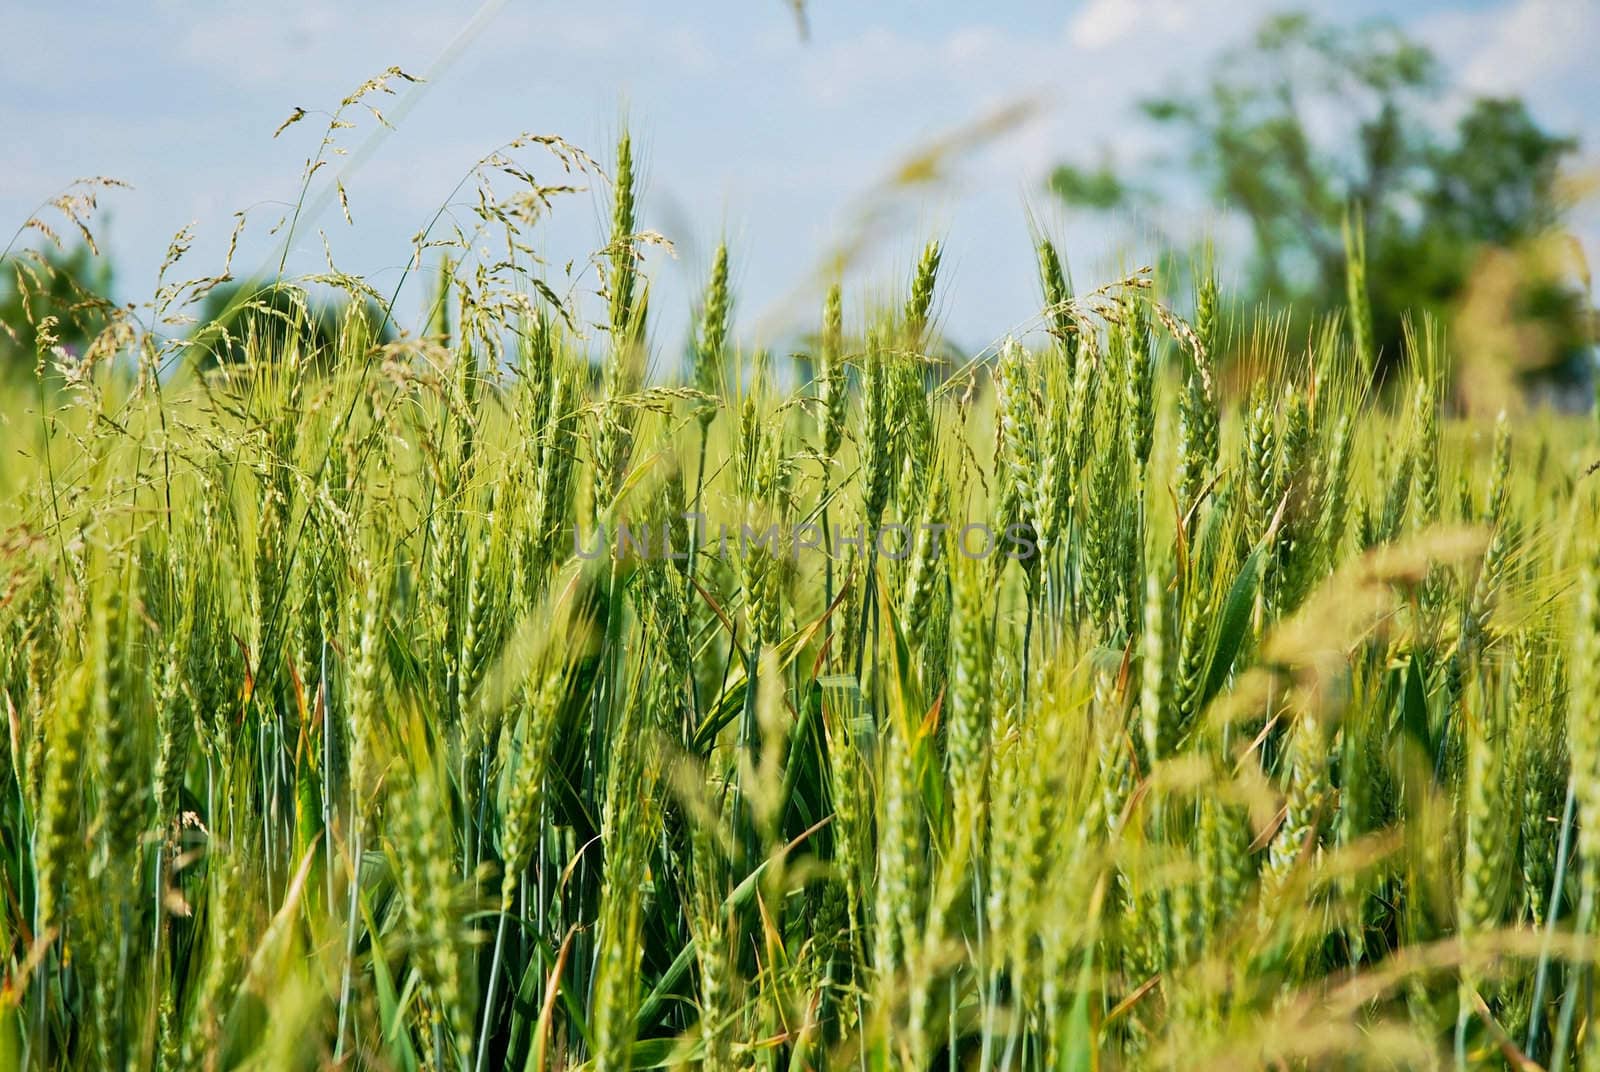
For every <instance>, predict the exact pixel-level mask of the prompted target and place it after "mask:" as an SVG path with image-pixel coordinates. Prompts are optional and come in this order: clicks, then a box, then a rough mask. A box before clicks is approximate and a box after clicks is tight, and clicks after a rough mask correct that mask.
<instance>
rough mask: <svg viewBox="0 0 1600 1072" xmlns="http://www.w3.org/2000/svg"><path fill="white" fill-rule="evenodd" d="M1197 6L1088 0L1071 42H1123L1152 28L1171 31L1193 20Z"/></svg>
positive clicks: (1095, 45)
mask: <svg viewBox="0 0 1600 1072" xmlns="http://www.w3.org/2000/svg"><path fill="white" fill-rule="evenodd" d="M1194 14H1195V9H1194V6H1193V5H1192V4H1188V3H1185V2H1184V0H1146V2H1142V3H1135V2H1134V0H1089V3H1087V4H1085V5H1084V6H1083V10H1082V11H1080V12H1078V15H1077V17H1076V18H1074V19H1073V20H1072V22H1071V25H1070V27H1069V29H1068V33H1069V36H1070V37H1071V40H1072V43H1073V44H1074V45H1076V46H1077V47H1079V48H1083V49H1090V50H1095V49H1102V48H1107V47H1110V46H1111V45H1117V44H1122V43H1123V42H1125V41H1127V40H1129V39H1130V38H1132V37H1134V36H1135V35H1144V34H1147V33H1149V32H1150V31H1151V30H1157V31H1161V32H1165V33H1170V32H1173V31H1176V30H1181V29H1184V28H1185V27H1187V26H1189V25H1190V24H1191V22H1193V17H1194Z"/></svg>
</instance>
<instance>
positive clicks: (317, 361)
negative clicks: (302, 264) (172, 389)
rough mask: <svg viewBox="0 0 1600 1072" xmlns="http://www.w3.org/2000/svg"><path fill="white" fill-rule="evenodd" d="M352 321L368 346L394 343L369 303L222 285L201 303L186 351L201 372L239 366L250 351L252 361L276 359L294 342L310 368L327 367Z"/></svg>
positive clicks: (273, 286)
mask: <svg viewBox="0 0 1600 1072" xmlns="http://www.w3.org/2000/svg"><path fill="white" fill-rule="evenodd" d="M352 317H357V318H359V320H360V321H363V322H364V326H365V330H366V338H367V339H368V340H369V341H370V342H374V343H386V342H390V341H392V340H393V338H394V327H393V324H392V322H391V321H390V320H389V319H388V318H387V317H385V316H384V315H383V312H382V311H381V310H380V309H379V308H378V307H377V305H376V303H374V302H371V301H370V300H369V301H365V302H362V303H361V304H360V305H359V306H357V305H355V303H354V302H353V301H352V300H351V299H348V298H347V299H343V300H337V301H332V300H330V301H318V300H315V299H314V298H312V297H311V296H309V295H307V294H306V292H305V290H304V289H302V288H300V287H297V286H293V285H288V284H279V283H271V282H240V283H225V284H223V285H221V286H219V287H216V288H214V289H213V290H212V291H211V292H210V293H209V294H207V295H206V299H205V301H204V302H203V303H202V304H201V307H200V313H199V316H198V320H199V326H198V327H197V328H196V329H195V331H194V333H193V335H192V336H191V342H190V344H189V350H190V354H191V357H192V359H193V360H194V362H195V364H196V367H198V368H200V369H202V370H204V369H208V368H215V367H217V366H219V365H230V364H238V363H241V362H243V361H244V360H246V358H247V356H252V354H251V353H250V352H249V351H250V348H251V347H252V346H255V347H258V349H257V350H255V351H253V355H254V356H257V357H258V358H259V357H266V358H269V359H275V358H277V357H279V356H281V355H282V354H283V353H284V352H285V351H286V350H287V349H288V347H289V344H290V343H291V342H295V343H297V344H298V345H299V347H300V349H301V352H302V353H303V354H304V355H305V356H306V357H307V358H308V359H310V361H311V362H312V363H313V364H314V365H316V366H319V367H324V368H326V367H329V366H331V364H332V362H333V360H334V359H335V357H336V356H338V346H339V338H340V331H341V327H342V326H343V325H345V324H346V323H347V322H349V321H351V318H352Z"/></svg>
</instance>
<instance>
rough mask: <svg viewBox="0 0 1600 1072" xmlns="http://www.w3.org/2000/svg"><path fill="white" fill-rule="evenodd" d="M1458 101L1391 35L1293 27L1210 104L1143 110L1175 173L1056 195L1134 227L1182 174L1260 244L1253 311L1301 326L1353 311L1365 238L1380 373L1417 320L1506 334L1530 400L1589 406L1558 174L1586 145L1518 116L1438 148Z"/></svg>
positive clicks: (1278, 30) (1581, 317) (1265, 34)
mask: <svg viewBox="0 0 1600 1072" xmlns="http://www.w3.org/2000/svg"><path fill="white" fill-rule="evenodd" d="M1448 90H1449V86H1448V84H1447V81H1446V79H1445V78H1444V76H1443V73H1442V71H1441V70H1440V66H1439V64H1438V62H1437V60H1436V59H1435V58H1434V56H1433V55H1432V54H1431V53H1430V52H1429V51H1428V50H1427V49H1426V48H1424V47H1423V46H1422V45H1420V44H1418V43H1416V42H1415V41H1412V40H1410V39H1409V38H1407V37H1406V36H1405V35H1404V34H1403V33H1401V32H1400V31H1398V30H1397V29H1395V28H1393V27H1391V26H1387V25H1381V24H1376V23H1372V24H1364V25H1355V26H1345V25H1331V24H1325V23H1321V22H1318V21H1316V20H1314V19H1312V18H1311V17H1310V16H1308V15H1304V14H1288V15H1278V16H1274V17H1271V18H1269V19H1267V20H1266V21H1265V22H1264V23H1263V24H1262V25H1261V26H1260V28H1259V29H1258V30H1257V31H1256V33H1255V35H1254V37H1253V38H1252V39H1250V40H1249V41H1247V42H1245V43H1244V44H1242V45H1239V46H1236V47H1234V48H1232V49H1230V50H1227V51H1226V52H1225V53H1223V54H1222V55H1221V56H1219V57H1218V59H1217V60H1216V61H1215V63H1214V65H1213V66H1212V68H1211V69H1210V71H1209V73H1208V74H1207V76H1206V77H1205V78H1204V79H1203V81H1202V82H1201V83H1200V84H1197V85H1189V86H1183V87H1180V88H1179V89H1178V90H1177V91H1175V92H1171V93H1167V94H1164V95H1160V96H1153V97H1149V98H1147V99H1145V100H1144V101H1142V103H1141V111H1142V114H1143V117H1144V119H1145V120H1146V121H1147V122H1149V123H1150V124H1153V125H1154V126H1155V127H1157V128H1159V129H1161V130H1164V131H1165V132H1167V134H1168V135H1169V136H1170V137H1171V139H1172V142H1173V143H1174V144H1175V145H1176V146H1177V147H1178V150H1179V155H1178V157H1177V158H1176V160H1173V159H1171V158H1168V159H1159V160H1151V161H1147V162H1144V163H1142V164H1140V165H1136V166H1135V168H1134V170H1132V171H1130V172H1126V173H1120V172H1119V171H1118V170H1117V169H1116V168H1115V167H1114V166H1113V165H1112V164H1110V163H1102V164H1100V165H1098V166H1096V167H1093V168H1086V167H1080V166H1077V165H1074V164H1071V163H1066V164H1062V165H1061V166H1059V167H1058V168H1057V169H1056V170H1055V171H1054V172H1053V174H1052V175H1051V177H1050V187H1051V189H1052V190H1053V191H1054V192H1055V193H1056V194H1057V195H1058V196H1059V197H1060V198H1061V199H1062V200H1063V201H1065V202H1066V203H1068V204H1071V205H1074V206H1077V207H1080V208H1084V209H1087V210H1091V211H1110V210H1117V209H1121V208H1125V207H1128V206H1130V205H1137V204H1140V203H1150V202H1153V201H1156V200H1159V199H1160V198H1161V197H1162V196H1163V192H1162V191H1161V190H1159V189H1158V188H1155V187H1151V186H1147V185H1145V183H1147V182H1150V181H1153V179H1154V177H1155V176H1158V175H1161V174H1171V173H1174V169H1173V168H1172V165H1173V164H1174V163H1176V164H1178V167H1177V168H1176V169H1175V170H1176V173H1179V174H1183V175H1186V176H1188V175H1192V176H1196V177H1198V178H1200V179H1201V180H1202V181H1203V182H1205V183H1206V184H1207V187H1208V189H1207V192H1208V194H1209V195H1210V197H1211V198H1212V199H1213V200H1214V201H1215V202H1216V203H1217V204H1218V205H1219V206H1220V207H1222V208H1223V209H1225V210H1226V211H1229V212H1233V213H1237V214H1238V216H1239V217H1241V218H1242V219H1243V221H1244V222H1245V224H1246V225H1247V227H1248V232H1249V240H1250V244H1251V257H1250V261H1249V264H1248V270H1247V274H1246V275H1245V277H1244V279H1243V280H1242V283H1243V290H1242V292H1240V293H1238V294H1236V295H1235V300H1236V301H1242V302H1245V303H1247V304H1250V305H1252V306H1266V307H1277V308H1280V309H1283V310H1286V311H1288V312H1289V313H1291V314H1292V315H1293V316H1294V318H1295V319H1296V321H1297V322H1298V323H1300V324H1302V325H1303V323H1304V318H1306V317H1308V316H1310V315H1315V314H1316V313H1319V312H1325V311H1329V310H1335V309H1339V308H1341V307H1343V306H1344V305H1345V304H1346V300H1347V286H1346V264H1347V261H1346V237H1345V236H1346V233H1347V230H1346V225H1347V222H1351V221H1353V222H1355V223H1356V224H1358V225H1359V228H1358V229H1355V230H1356V232H1357V233H1360V232H1364V235H1365V247H1366V262H1367V292H1368V295H1369V297H1370V301H1371V306H1372V319H1373V330H1374V339H1375V342H1376V344H1377V346H1378V347H1379V352H1380V356H1381V361H1382V362H1384V364H1381V365H1380V370H1381V369H1383V368H1386V367H1387V364H1388V363H1392V362H1393V360H1394V359H1395V357H1396V356H1397V355H1398V354H1399V353H1400V352H1401V340H1402V337H1403V330H1404V327H1403V324H1404V318H1405V317H1406V316H1407V315H1418V314H1421V313H1429V314H1432V315H1434V316H1436V317H1438V318H1440V321H1441V322H1442V323H1445V324H1447V325H1450V326H1452V328H1454V329H1456V330H1455V331H1454V335H1455V336H1456V341H1457V342H1458V344H1466V345H1469V346H1470V345H1474V344H1482V342H1483V338H1484V336H1482V335H1481V334H1477V333H1474V335H1473V338H1471V339H1468V338H1466V337H1465V335H1464V333H1463V331H1462V330H1461V329H1463V328H1464V327H1467V326H1471V327H1473V328H1480V329H1481V328H1483V327H1484V326H1485V324H1486V323H1487V322H1488V321H1494V322H1495V323H1496V324H1498V325H1499V327H1500V328H1501V329H1503V330H1499V331H1497V332H1491V333H1490V334H1491V335H1493V336H1494V338H1495V339H1497V340H1500V341H1499V342H1498V343H1497V344H1496V350H1495V352H1494V353H1492V354H1488V355H1479V356H1480V357H1481V358H1482V359H1483V360H1484V361H1491V362H1493V363H1496V364H1498V365H1500V366H1502V367H1507V366H1508V367H1509V369H1508V371H1509V373H1510V374H1513V375H1517V376H1520V377H1522V378H1523V380H1524V381H1525V383H1528V382H1531V381H1541V380H1542V381H1543V382H1544V383H1545V384H1546V385H1547V386H1548V385H1549V384H1551V383H1555V384H1563V383H1566V384H1570V385H1572V386H1573V387H1574V388H1575V387H1576V385H1577V383H1579V382H1586V381H1587V380H1588V378H1589V377H1590V376H1591V375H1592V360H1593V358H1592V349H1591V347H1592V342H1593V315H1594V314H1593V310H1592V308H1591V306H1590V298H1589V294H1588V289H1589V280H1588V274H1587V270H1586V268H1585V267H1584V265H1583V260H1582V255H1581V251H1579V249H1578V246H1577V243H1576V241H1575V240H1574V239H1572V238H1571V237H1570V236H1568V235H1565V234H1563V233H1562V230H1561V227H1562V224H1563V221H1564V217H1565V215H1566V212H1567V209H1568V208H1569V205H1568V203H1567V200H1566V194H1565V193H1564V190H1563V184H1562V181H1561V176H1560V167H1561V165H1562V163H1563V161H1564V160H1565V159H1566V158H1567V157H1568V156H1570V155H1571V154H1573V153H1574V152H1575V150H1576V149H1577V142H1576V141H1575V140H1574V139H1572V138H1569V137H1565V136H1562V135H1560V134H1556V133H1552V132H1549V131H1547V130H1545V129H1544V128H1543V127H1542V126H1541V125H1540V124H1539V123H1538V122H1537V121H1536V120H1535V118H1534V117H1533V116H1532V115H1531V114H1530V113H1529V111H1528V109H1527V107H1526V106H1525V104H1524V103H1523V102H1522V101H1521V100H1520V99H1516V98H1489V97H1480V98H1476V99H1473V100H1470V101H1469V102H1468V103H1467V104H1466V106H1465V109H1464V111H1462V112H1461V114H1460V115H1459V118H1458V119H1457V120H1456V122H1455V124H1454V127H1453V129H1449V130H1440V129H1438V124H1437V123H1436V122H1432V121H1430V120H1431V119H1432V118H1433V117H1434V116H1437V115H1438V114H1439V112H1440V105H1441V104H1442V103H1444V101H1445V95H1446V93H1447V91H1448ZM1490 306H1492V308H1491V307H1490ZM1480 363H1482V362H1480ZM1568 393H1569V395H1575V394H1576V391H1569V392H1568Z"/></svg>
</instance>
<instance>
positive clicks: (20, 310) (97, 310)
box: [0, 243, 112, 376]
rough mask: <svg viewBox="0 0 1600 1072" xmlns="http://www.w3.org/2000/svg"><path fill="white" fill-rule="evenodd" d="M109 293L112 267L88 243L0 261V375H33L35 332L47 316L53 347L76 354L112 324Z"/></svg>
mask: <svg viewBox="0 0 1600 1072" xmlns="http://www.w3.org/2000/svg"><path fill="white" fill-rule="evenodd" d="M110 293H111V264H110V262H109V261H107V260H106V259H105V258H104V257H100V256H96V255H95V253H94V252H93V251H92V250H91V249H90V248H89V246H88V245H87V243H80V244H78V245H76V246H73V247H72V248H70V249H62V248H59V247H57V246H54V245H47V246H45V247H44V248H43V249H40V250H31V249H30V250H25V251H24V252H22V253H18V254H16V255H14V256H12V257H9V258H7V259H6V260H4V261H0V376H20V375H24V374H27V375H31V374H32V372H33V370H34V368H35V367H36V366H37V365H38V363H39V359H40V354H39V329H40V326H41V325H43V324H45V323H46V321H47V319H49V318H54V319H53V323H51V324H50V334H51V335H52V336H53V337H54V339H55V345H57V346H60V347H62V348H63V349H65V350H66V351H67V352H68V353H69V354H73V355H77V354H81V353H82V352H83V351H84V349H85V348H87V347H88V345H89V343H90V342H92V341H93V340H94V339H95V338H96V337H97V336H98V335H99V334H100V333H101V332H102V331H104V330H105V328H106V326H107V325H108V324H109V323H110V322H111V313H112V306H111V299H110V297H109V295H110ZM46 361H47V363H48V358H47V359H46Z"/></svg>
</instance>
